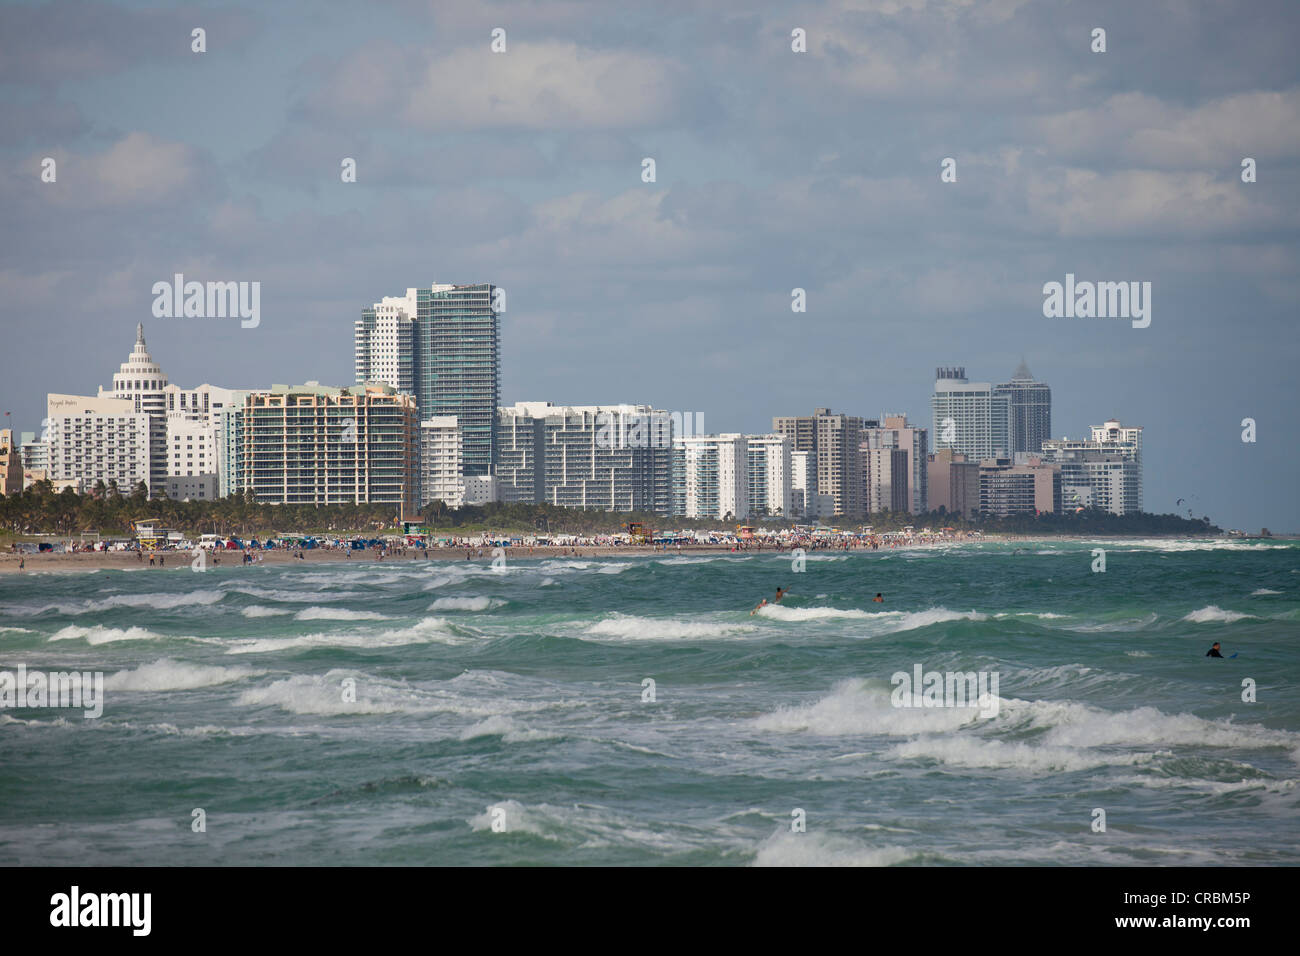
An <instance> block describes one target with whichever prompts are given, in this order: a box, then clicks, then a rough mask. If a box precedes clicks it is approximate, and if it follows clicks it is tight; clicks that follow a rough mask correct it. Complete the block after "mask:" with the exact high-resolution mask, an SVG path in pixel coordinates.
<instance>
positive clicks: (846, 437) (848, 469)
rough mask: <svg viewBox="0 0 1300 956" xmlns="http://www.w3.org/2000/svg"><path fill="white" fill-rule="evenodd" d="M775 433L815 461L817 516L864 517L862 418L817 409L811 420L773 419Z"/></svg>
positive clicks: (798, 418)
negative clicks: (785, 438) (809, 454)
mask: <svg viewBox="0 0 1300 956" xmlns="http://www.w3.org/2000/svg"><path fill="white" fill-rule="evenodd" d="M772 430H773V431H774V432H776V433H777V434H779V435H785V436H786V437H787V438H789V439H790V441H791V450H792V451H806V452H810V453H811V455H812V460H814V461H815V462H816V465H815V469H816V481H817V487H816V493H817V496H818V510H817V515H818V517H832V516H835V515H843V516H849V517H860V516H861V515H862V513H863V501H862V490H863V484H862V454H861V448H860V446H861V432H862V419H861V418H857V417H855V416H852V415H842V414H833V413H832V412H831V410H830V409H829V408H818V409H816V410H815V411H814V412H813V414H812V415H811V416H808V417H778V418H773V419H772ZM827 509H829V513H827Z"/></svg>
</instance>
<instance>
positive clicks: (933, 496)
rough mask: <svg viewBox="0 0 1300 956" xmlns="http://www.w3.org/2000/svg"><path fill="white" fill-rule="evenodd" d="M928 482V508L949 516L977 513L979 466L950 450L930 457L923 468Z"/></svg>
mask: <svg viewBox="0 0 1300 956" xmlns="http://www.w3.org/2000/svg"><path fill="white" fill-rule="evenodd" d="M926 472H927V480H928V481H929V483H930V507H931V508H932V509H933V510H935V511H938V510H939V509H940V508H942V509H943V510H944V512H945V513H947V514H950V515H958V516H963V517H973V516H974V515H976V514H978V513H979V497H980V481H979V478H980V475H979V472H980V466H979V462H977V461H967V459H966V456H965V455H963V454H962V453H961V452H959V451H953V450H952V449H951V448H941V449H939V450H938V451H936V452H934V453H933V454H931V455H930V456H929V461H928V467H927V469H926Z"/></svg>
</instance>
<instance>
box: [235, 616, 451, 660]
mask: <svg viewBox="0 0 1300 956" xmlns="http://www.w3.org/2000/svg"><path fill="white" fill-rule="evenodd" d="M474 640H476V639H475V638H473V637H469V636H465V635H461V634H456V633H454V632H452V631H451V630H449V629H448V627H447V622H446V621H444V620H443V619H442V618H435V617H426V618H424V619H423V620H421V621H419V622H417V623H415V624H413V625H411V626H410V627H403V628H393V629H390V630H384V631H375V632H373V633H358V632H349V631H339V632H337V633H333V634H327V633H322V634H298V635H295V636H293V637H264V638H235V639H233V640H224V641H222V643H223V644H225V645H227V648H226V653H227V654H275V653H279V652H281V651H291V650H297V649H300V648H304V647H364V648H376V647H400V646H402V645H405V644H430V643H437V644H468V643H472V642H473V641H474Z"/></svg>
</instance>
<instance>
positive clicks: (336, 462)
mask: <svg viewBox="0 0 1300 956" xmlns="http://www.w3.org/2000/svg"><path fill="white" fill-rule="evenodd" d="M240 417H241V429H242V435H241V442H242V446H243V452H242V456H241V471H240V473H239V474H238V476H237V478H236V485H237V490H241V491H242V490H251V491H252V492H253V495H254V497H255V498H256V499H257V500H258V501H259V502H263V503H267V504H311V505H332V504H390V505H394V506H397V507H399V508H400V510H401V513H402V515H403V516H406V515H414V514H415V513H416V511H417V507H416V505H417V498H418V496H419V478H418V474H417V467H416V465H417V462H418V461H419V445H418V442H419V423H418V421H417V419H416V414H415V400H414V399H413V398H412V397H411V396H409V395H402V394H399V393H398V392H397V391H396V390H395V389H393V388H392V387H391V386H388V385H383V384H368V385H355V386H352V387H349V388H330V387H328V386H323V385H321V384H320V383H318V382H308V383H306V384H305V385H297V386H288V385H272V386H271V388H270V390H268V391H257V392H252V393H250V394H249V395H248V397H247V398H246V399H245V403H244V409H243V413H242V415H241V416H240Z"/></svg>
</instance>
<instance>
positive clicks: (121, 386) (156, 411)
mask: <svg viewBox="0 0 1300 956" xmlns="http://www.w3.org/2000/svg"><path fill="white" fill-rule="evenodd" d="M166 388H167V376H166V375H165V374H164V373H163V370H162V368H161V367H159V365H158V363H157V362H155V361H154V360H153V356H151V355H150V354H149V349H148V348H147V347H146V346H145V342H144V325H143V324H137V325H136V327H135V346H134V347H133V348H132V349H131V354H130V355H128V356H127V359H126V361H125V362H123V363H122V364H121V365H120V366H119V367H118V370H117V374H115V375H114V376H113V387H112V389H111V390H110V389H105V388H103V387H102V386H101V388H100V389H99V397H100V398H114V399H119V400H125V401H129V402H131V404H132V407H133V409H134V410H135V411H136V412H142V413H144V414H146V415H148V416H149V441H150V461H149V476H150V479H149V487H150V488H151V489H152V488H162V487H163V486H164V484H165V480H166V478H167V396H166Z"/></svg>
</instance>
